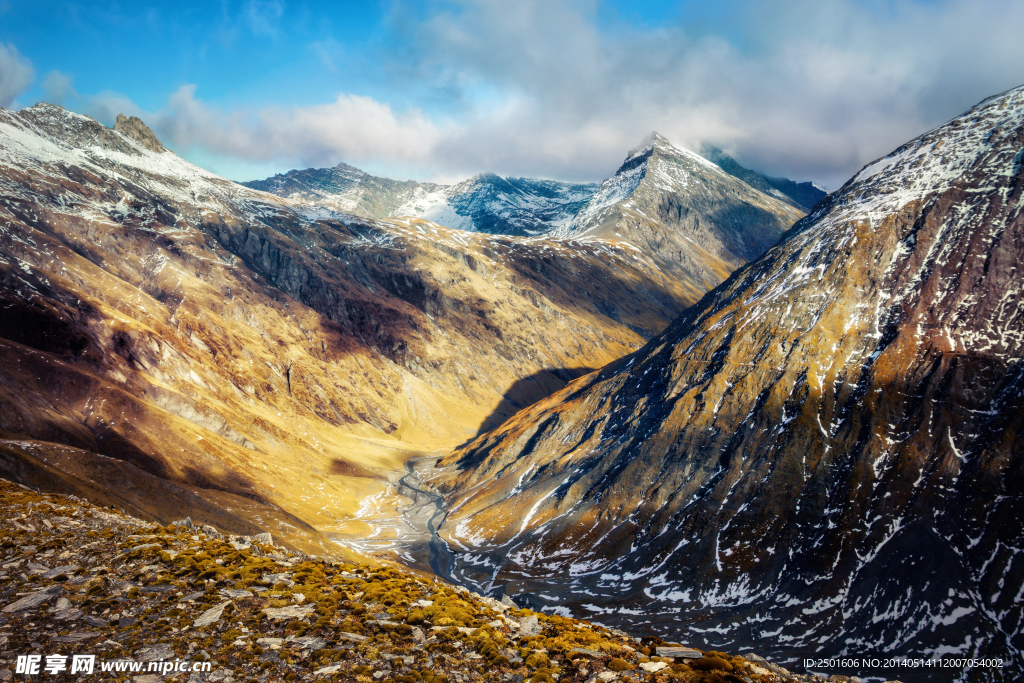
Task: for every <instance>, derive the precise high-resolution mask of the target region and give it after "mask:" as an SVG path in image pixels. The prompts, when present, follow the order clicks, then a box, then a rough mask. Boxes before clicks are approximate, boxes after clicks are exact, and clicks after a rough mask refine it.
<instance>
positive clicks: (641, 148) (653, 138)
mask: <svg viewBox="0 0 1024 683" xmlns="http://www.w3.org/2000/svg"><path fill="white" fill-rule="evenodd" d="M659 146H668V147H671V146H672V143H671V142H669V141H668V138H666V137H665V136H664V135H662V134H661V133H659V132H658V131H656V130H652V131H651V132H650V133H649V134H648V135H647V137H645V138H644V139H643V140H641V141H640V144H639V145H637V146H636V147H634V148H633V149H631V150H629V151H628V152H627V153H626V160H627V161H628V160H629V159H630V158H632V157H634V156H636V155H638V154H643V153H644V152H646V151H647V150H649V149H654V148H655V147H659Z"/></svg>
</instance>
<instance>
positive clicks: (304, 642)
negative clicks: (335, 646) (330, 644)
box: [288, 636, 327, 652]
mask: <svg viewBox="0 0 1024 683" xmlns="http://www.w3.org/2000/svg"><path fill="white" fill-rule="evenodd" d="M288 640H289V641H290V642H291V643H292V644H293V645H298V646H299V649H300V650H309V651H310V652H316V651H317V650H322V649H324V648H325V647H327V641H326V640H324V639H323V638H317V637H316V636H302V637H301V638H288Z"/></svg>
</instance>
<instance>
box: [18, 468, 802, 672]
mask: <svg viewBox="0 0 1024 683" xmlns="http://www.w3.org/2000/svg"><path fill="white" fill-rule="evenodd" d="M0 511H2V512H3V514H2V515H0V530H2V531H3V533H4V538H5V545H4V547H3V549H2V550H0V563H2V570H0V605H2V607H0V652H2V653H3V658H2V659H0V680H3V681H8V680H11V679H12V677H13V676H14V675H18V676H20V675H22V674H30V675H34V674H32V671H26V670H25V669H26V668H28V667H29V666H30V660H29V659H28V658H33V659H34V658H36V657H38V659H34V663H35V666H36V667H37V668H38V671H36V673H39V674H42V675H44V676H47V677H54V680H65V679H67V680H74V679H75V678H80V677H81V676H83V675H90V674H91V675H99V674H102V673H103V672H105V671H117V672H129V673H139V674H140V675H137V676H134V677H133V680H134V681H138V682H146V681H149V680H154V681H163V680H168V679H169V680H191V681H216V682H220V683H231V682H232V681H235V680H238V681H268V680H269V681H278V680H295V679H299V678H308V679H310V680H361V679H362V678H369V679H370V680H394V681H398V682H402V681H405V680H407V679H412V680H423V681H426V682H427V683H447V681H461V682H463V683H465V682H468V681H480V680H484V679H485V678H492V677H498V678H499V680H503V681H510V682H512V683H515V682H516V681H519V682H521V681H524V680H527V679H530V680H535V681H538V683H539V682H540V681H553V680H554V678H556V677H557V679H558V680H559V681H562V682H563V683H598V681H601V682H610V681H616V680H621V679H625V678H627V677H628V678H629V679H630V680H635V681H650V682H651V683H656V681H659V680H661V681H663V680H664V676H666V675H673V676H685V678H686V680H691V681H706V682H707V683H713V682H714V681H721V680H729V679H723V678H722V676H730V675H731V676H744V677H745V680H747V681H755V682H757V683H767V682H768V681H774V682H776V683H778V682H785V683H795V682H797V681H800V682H803V681H810V680H813V679H812V678H811V677H804V676H799V675H793V674H789V672H787V671H785V670H784V669H781V667H777V666H776V665H774V664H770V663H768V662H766V661H765V660H763V659H761V658H760V657H758V656H757V655H754V654H747V655H746V656H745V657H739V656H735V655H729V654H726V653H723V652H702V651H699V650H694V649H692V648H683V647H678V646H672V645H671V644H669V643H665V642H664V641H660V640H659V639H652V638H645V639H643V640H641V639H639V638H633V637H630V636H628V635H627V634H625V633H623V632H621V631H617V630H615V629H608V628H606V627H603V626H600V625H597V624H591V623H588V622H585V621H577V620H575V619H568V618H565V617H560V616H552V615H547V614H535V613H533V612H532V611H531V610H529V609H522V608H520V607H518V606H516V605H515V604H514V603H513V602H512V601H511V600H508V599H507V598H506V599H505V600H503V601H502V602H498V601H497V600H492V599H490V598H485V597H483V596H481V595H478V594H476V593H473V592H471V591H468V590H466V589H465V588H462V587H457V586H452V585H450V584H446V583H443V582H440V581H437V580H436V579H433V580H430V579H426V578H424V577H422V576H416V575H414V574H411V573H407V572H403V571H400V570H398V569H396V568H393V567H388V566H382V565H380V564H375V565H369V564H363V563H348V564H341V563H337V562H328V561H325V560H323V559H320V558H313V557H309V556H306V555H304V554H302V553H297V552H293V551H291V550H287V549H282V548H277V547H274V546H272V545H269V544H266V543H262V542H259V541H257V540H256V539H251V538H248V537H242V536H229V537H227V538H224V537H223V535H222V534H219V533H217V532H216V531H215V530H214V529H212V528H210V527H206V528H205V529H193V528H190V527H186V526H159V525H152V524H147V523H145V522H143V521H142V520H139V519H135V518H133V517H131V516H129V515H126V514H124V513H123V512H121V511H120V510H109V509H103V508H100V507H97V506H95V505H92V504H90V503H88V502H86V501H83V500H81V499H79V498H75V497H68V496H57V495H46V494H39V493H37V492H35V491H31V490H27V489H19V488H18V487H15V486H13V485H11V484H10V483H8V482H6V481H3V480H0ZM83 535H86V536H87V537H88V538H89V539H91V540H90V541H89V542H88V543H85V544H82V543H80V542H78V543H76V542H74V541H78V540H80V539H81V538H82V536H83ZM61 563H65V564H61ZM55 655H56V656H55ZM19 658H21V661H20V665H21V666H20V669H19V661H18V660H19ZM83 660H84V661H83ZM75 662H78V666H79V668H77V669H76V668H75ZM130 663H132V664H136V665H138V664H141V666H142V668H141V669H134V670H133V669H131V668H128V667H129V666H130ZM151 663H152V664H151ZM151 666H152V667H154V668H150V667H151ZM165 667H166V668H165ZM765 667H771V670H769V669H768V668H765ZM15 670H17V671H18V673H17V674H15V673H14V671H15ZM153 671H157V672H159V675H158V674H157V673H151V672H153ZM72 672H73V673H72ZM140 672H141V673H140ZM729 672H732V673H731V674H730V673H729ZM776 672H777V673H776ZM782 672H785V673H782ZM656 675H660V676H661V678H656V677H655V676H656ZM385 677H388V678H387V679H386V678H385ZM818 680H820V679H818Z"/></svg>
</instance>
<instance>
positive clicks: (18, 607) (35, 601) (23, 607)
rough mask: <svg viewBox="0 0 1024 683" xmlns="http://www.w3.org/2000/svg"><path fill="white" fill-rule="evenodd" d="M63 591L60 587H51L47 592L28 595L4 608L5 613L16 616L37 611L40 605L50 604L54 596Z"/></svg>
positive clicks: (42, 591)
mask: <svg viewBox="0 0 1024 683" xmlns="http://www.w3.org/2000/svg"><path fill="white" fill-rule="evenodd" d="M61 590H62V589H61V587H60V586H50V587H49V588H47V589H46V590H41V591H39V592H37V593H32V594H31V595H26V596H25V597H23V598H22V599H21V600H17V601H15V602H12V603H11V604H9V605H7V606H6V607H4V610H3V611H4V612H5V613H7V614H15V613H17V612H26V611H28V610H30V609H36V608H37V607H39V606H40V605H42V604H44V603H46V602H48V601H49V600H50V599H52V598H53V597H54V596H56V595H59V594H60V592H61Z"/></svg>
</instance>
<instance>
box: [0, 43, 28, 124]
mask: <svg viewBox="0 0 1024 683" xmlns="http://www.w3.org/2000/svg"><path fill="white" fill-rule="evenodd" d="M35 77H36V70H35V69H33V68H32V64H31V63H30V62H29V61H28V60H27V59H24V58H23V57H22V56H21V55H19V54H18V50H17V48H15V47H14V46H13V45H4V44H3V43H0V107H4V108H5V109H9V108H10V107H11V106H12V105H13V104H14V99H15V98H16V97H17V96H18V95H20V94H21V93H23V92H25V91H26V90H28V88H29V86H31V85H32V82H33V81H34V80H35Z"/></svg>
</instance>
